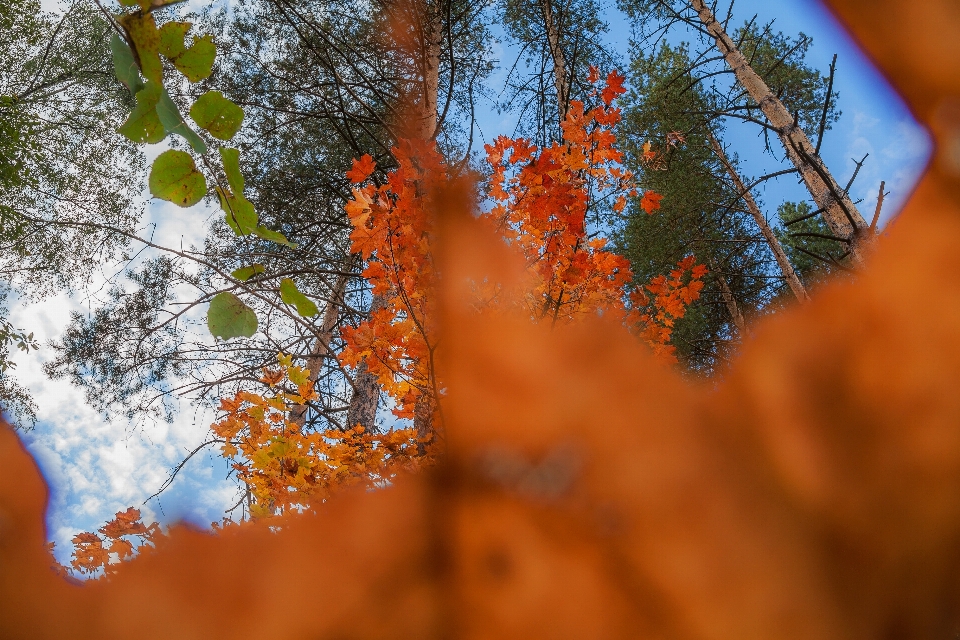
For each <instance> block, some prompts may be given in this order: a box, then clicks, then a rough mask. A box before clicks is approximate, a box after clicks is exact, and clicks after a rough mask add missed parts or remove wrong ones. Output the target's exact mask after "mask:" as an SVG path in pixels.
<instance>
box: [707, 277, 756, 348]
mask: <svg viewBox="0 0 960 640" xmlns="http://www.w3.org/2000/svg"><path fill="white" fill-rule="evenodd" d="M711 268H712V271H713V273H714V275H715V276H716V278H717V283H718V284H719V285H720V296H721V297H722V298H723V303H724V304H725V305H727V311H728V312H730V318H731V319H732V320H733V324H734V325H736V327H737V331H739V332H740V335H741V336H744V335H746V333H747V322H746V320H744V319H743V314H742V313H740V305H738V304H737V299H736V298H735V297H733V291H731V290H730V285H729V284H728V283H727V279H726V278H724V277H723V275H722V274H721V273H720V272H719V271H718V270H717V268H716V267H711Z"/></svg>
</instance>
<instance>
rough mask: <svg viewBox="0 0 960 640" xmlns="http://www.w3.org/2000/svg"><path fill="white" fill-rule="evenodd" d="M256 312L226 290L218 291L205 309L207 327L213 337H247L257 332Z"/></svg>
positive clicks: (224, 338) (226, 338) (227, 338)
mask: <svg viewBox="0 0 960 640" xmlns="http://www.w3.org/2000/svg"><path fill="white" fill-rule="evenodd" d="M257 326H258V323H257V314H256V313H254V311H253V309H251V308H250V307H248V306H247V305H245V304H244V303H243V301H242V300H240V298H238V297H237V296H235V295H233V294H232V293H230V292H228V291H224V292H221V293H218V294H217V295H215V296H214V297H213V300H211V301H210V308H209V309H208V310H207V327H208V328H209V329H210V333H211V334H212V335H213V337H215V338H222V339H223V340H229V339H230V338H239V337H244V338H249V337H250V336H252V335H253V334H254V333H256V332H257Z"/></svg>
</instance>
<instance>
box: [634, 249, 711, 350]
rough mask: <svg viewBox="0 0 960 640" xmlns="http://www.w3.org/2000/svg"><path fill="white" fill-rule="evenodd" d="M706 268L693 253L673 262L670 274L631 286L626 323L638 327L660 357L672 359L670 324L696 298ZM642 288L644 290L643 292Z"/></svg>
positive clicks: (679, 316)
mask: <svg viewBox="0 0 960 640" xmlns="http://www.w3.org/2000/svg"><path fill="white" fill-rule="evenodd" d="M705 275H707V268H706V267H705V266H704V265H702V264H696V258H694V256H692V255H691V256H687V257H686V258H683V259H682V260H680V262H678V263H677V268H676V269H674V270H673V271H671V272H670V277H669V278H668V277H666V276H662V275H660V276H656V277H655V278H653V280H651V281H650V282H649V284H647V285H645V286H644V288H643V289H635V290H634V291H632V292H631V294H630V298H631V301H632V302H633V308H632V309H631V311H630V316H629V317H630V320H629V322H630V324H631V325H632V326H636V327H641V329H640V331H641V335H642V336H643V340H644V342H646V343H647V344H648V345H650V346H651V347H652V348H653V352H654V353H655V354H656V355H657V356H659V357H660V358H661V359H663V360H667V361H669V362H676V347H675V346H674V345H672V344H670V338H671V336H672V335H673V327H674V324H675V323H676V321H677V320H679V319H680V318H682V317H683V316H684V315H686V312H687V307H688V306H690V303H692V302H693V301H694V300H697V299H698V298H699V297H700V291H701V290H702V289H703V277H704V276H705ZM644 289H646V291H644Z"/></svg>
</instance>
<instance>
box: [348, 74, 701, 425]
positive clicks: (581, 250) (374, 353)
mask: <svg viewBox="0 0 960 640" xmlns="http://www.w3.org/2000/svg"><path fill="white" fill-rule="evenodd" d="M589 80H590V82H592V83H595V84H596V83H597V82H598V80H599V73H598V71H597V70H596V69H595V68H591V72H590V78H589ZM623 80H624V79H623V77H622V76H620V75H619V74H617V72H616V71H613V72H611V73H610V74H608V76H607V78H606V83H605V85H604V86H603V88H602V89H600V88H597V89H595V90H594V91H593V93H592V94H591V95H592V97H594V98H595V99H596V98H598V100H597V104H596V105H594V106H593V107H592V108H590V109H586V107H585V105H584V103H583V102H580V101H573V102H571V104H570V108H569V111H568V113H567V116H566V119H565V121H564V122H563V123H562V125H561V127H562V131H563V139H562V141H560V142H555V143H554V144H552V145H551V146H550V147H547V148H544V149H539V148H538V147H536V146H535V145H532V144H530V143H529V141H527V140H524V139H515V140H514V139H510V138H506V137H503V136H501V137H499V138H497V139H496V141H495V142H494V143H493V144H492V145H486V151H487V162H488V163H489V165H490V168H491V170H492V176H491V178H490V182H489V192H488V194H487V195H488V198H489V200H490V201H491V202H492V207H491V208H490V210H489V211H486V212H484V213H483V214H482V215H481V216H480V219H481V220H482V221H483V222H484V223H485V225H486V226H487V227H488V228H489V229H492V230H493V231H494V232H495V233H496V234H497V235H498V236H499V237H500V238H502V239H503V240H504V241H505V242H506V243H507V244H508V245H510V246H511V247H514V248H515V249H516V250H517V251H519V252H520V253H521V254H522V255H523V257H524V258H525V260H526V262H527V267H528V269H529V270H530V271H531V273H532V275H533V276H534V277H532V278H528V282H529V286H528V289H527V291H525V293H524V296H523V300H522V305H523V306H524V307H525V312H526V314H527V315H528V316H529V317H530V318H531V319H534V320H544V319H547V320H549V321H550V323H551V325H555V324H557V323H558V322H560V323H565V322H569V321H573V320H576V319H584V318H588V317H595V316H598V315H607V316H609V317H613V318H621V319H623V320H624V321H627V322H631V323H633V324H636V325H637V327H638V330H639V332H640V334H641V335H642V337H643V338H644V339H645V340H646V341H647V342H649V343H650V346H651V347H653V349H654V350H655V352H656V353H657V354H659V355H662V356H663V358H664V359H665V360H667V361H675V358H674V356H673V348H672V347H671V346H669V345H668V342H669V339H670V335H671V327H672V326H673V322H674V321H675V320H676V319H679V318H681V317H683V311H684V309H683V307H685V306H686V305H688V304H690V303H691V302H693V301H694V300H696V299H697V298H698V296H699V292H700V289H701V288H702V286H703V285H702V282H700V280H701V279H702V277H703V275H704V274H705V273H706V269H705V268H704V267H703V266H697V267H695V268H694V267H693V264H692V260H693V258H692V257H690V258H687V259H685V260H683V261H682V262H681V263H680V265H678V268H679V270H680V272H681V273H682V272H686V271H687V270H691V269H692V275H691V279H690V281H689V282H687V283H683V282H681V281H680V280H681V275H678V274H677V272H674V273H673V274H671V279H670V280H667V279H666V278H665V277H660V278H657V279H655V280H654V281H652V282H651V283H650V284H649V285H647V289H649V290H650V292H652V293H653V294H654V295H655V297H654V298H653V300H650V299H648V298H647V296H646V295H645V294H644V293H643V292H642V291H641V292H636V293H634V294H633V295H632V296H630V297H629V299H631V300H633V301H634V302H635V303H637V304H639V305H641V308H638V309H636V310H634V313H631V314H629V315H628V314H627V308H626V306H625V302H626V300H627V299H628V295H627V293H628V290H629V287H630V285H631V283H632V280H633V275H632V273H631V270H630V266H629V262H628V261H627V260H626V259H625V258H624V257H622V256H620V255H618V254H615V253H612V252H610V251H608V250H607V249H606V248H605V247H606V240H605V239H603V238H590V237H589V235H588V229H587V224H588V214H589V213H590V212H591V211H592V212H593V213H594V214H595V215H599V211H598V209H599V208H600V207H601V206H603V204H604V203H607V204H609V206H610V207H611V208H612V209H613V210H614V211H617V212H620V211H622V210H623V208H624V207H625V205H626V199H627V197H628V196H635V195H637V192H636V189H635V187H634V184H633V180H632V178H633V176H632V175H631V174H630V172H629V171H625V170H624V169H623V168H622V167H621V166H620V162H621V159H622V154H621V153H620V152H619V151H618V150H617V149H616V136H615V135H614V133H613V128H614V127H615V125H616V124H617V123H618V122H619V121H620V110H619V109H618V108H614V107H613V106H612V103H613V101H614V99H615V98H616V97H617V96H618V95H620V94H622V93H623V92H624V91H625V90H624V89H623V86H622V85H623ZM394 155H395V157H396V159H397V161H398V165H399V166H398V168H397V169H396V170H394V171H392V172H390V174H388V176H387V183H386V184H383V185H381V186H379V187H378V186H375V185H372V184H370V185H366V186H363V187H356V188H354V191H353V194H354V195H353V199H352V200H351V201H350V202H349V203H348V204H347V214H348V216H349V218H350V221H351V223H352V225H353V232H352V233H351V236H350V237H351V240H352V241H353V251H354V252H356V253H360V254H361V255H362V256H363V258H364V259H365V260H366V261H367V267H366V269H365V270H364V272H363V275H364V277H365V278H367V280H368V281H369V282H370V283H371V285H372V287H373V294H374V296H375V297H376V303H375V304H374V307H373V309H372V310H371V313H370V318H369V319H368V320H366V321H365V322H363V323H361V324H360V325H359V326H357V327H355V328H350V327H347V328H345V329H344V330H343V332H342V335H343V338H344V341H345V343H346V347H345V348H344V350H343V352H342V353H341V354H340V358H341V361H342V362H343V363H344V364H345V365H346V366H349V367H356V366H358V365H359V364H360V363H361V362H362V361H364V359H366V363H367V367H368V368H369V370H370V371H371V372H373V373H374V374H375V375H376V376H377V379H378V381H379V383H380V385H381V388H382V389H383V390H384V391H385V392H387V393H388V394H389V395H390V396H391V397H393V398H394V400H395V401H396V408H395V409H394V413H395V414H396V415H397V416H398V417H401V418H413V417H414V414H415V412H416V407H417V403H418V402H419V401H420V400H421V399H422V398H423V397H424V396H429V397H432V398H435V396H436V395H437V394H436V389H437V388H438V383H437V380H436V378H435V372H434V367H433V363H434V360H435V354H434V350H435V348H436V326H435V322H436V321H435V317H436V312H435V310H433V309H432V308H431V304H432V301H431V299H430V296H429V292H430V291H432V290H433V289H434V288H435V287H436V286H437V282H438V274H437V271H436V267H435V265H434V258H433V249H432V246H431V243H432V237H433V235H434V234H433V230H432V229H431V224H432V223H431V217H432V216H431V207H432V205H431V202H430V197H429V196H430V194H436V193H441V192H443V191H444V189H447V188H449V187H450V184H451V176H450V175H449V168H448V167H447V166H446V164H445V163H444V162H443V159H442V158H441V156H440V155H439V153H438V152H437V150H436V147H435V146H434V145H433V144H432V143H422V142H411V141H402V142H401V143H400V144H399V146H398V147H397V148H396V149H395V150H394ZM374 169H375V164H374V162H373V160H372V159H371V158H370V156H364V157H363V158H361V159H359V160H355V161H354V165H353V168H352V169H351V170H350V172H349V173H348V177H349V178H350V179H351V180H352V181H353V182H354V183H355V184H360V183H362V182H364V181H366V180H367V178H369V176H370V175H371V174H372V173H373V171H374ZM661 197H662V196H660V195H659V194H656V193H654V192H649V191H648V192H647V193H645V194H644V195H643V198H642V200H641V203H640V206H641V207H643V209H644V210H645V211H647V212H648V213H652V212H653V211H654V210H656V209H658V208H659V206H660V204H659V203H660V199H661ZM688 263H689V264H688ZM481 284H483V285H485V286H480V287H479V288H480V295H479V296H478V298H479V300H478V307H479V308H489V307H496V306H498V305H500V304H503V302H504V301H503V300H502V299H500V298H499V297H498V294H499V290H498V288H497V284H496V283H493V282H486V283H481ZM515 302H516V301H515V300H511V304H513V303H515ZM679 305H682V306H679Z"/></svg>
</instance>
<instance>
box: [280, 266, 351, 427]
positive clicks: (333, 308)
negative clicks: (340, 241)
mask: <svg viewBox="0 0 960 640" xmlns="http://www.w3.org/2000/svg"><path fill="white" fill-rule="evenodd" d="M347 279H348V278H347V276H346V275H341V276H339V277H338V278H337V282H336V284H335V285H334V288H333V292H332V294H331V296H330V300H329V302H327V308H326V309H324V311H323V320H322V321H321V323H320V334H319V335H318V336H317V337H316V339H315V340H314V341H313V348H312V349H311V350H310V355H309V356H307V369H308V370H309V371H310V380H312V381H313V382H314V383H316V381H317V379H318V378H319V377H320V371H321V369H323V361H324V360H325V359H326V358H327V357H336V354H335V353H333V351H332V350H331V349H330V343H331V342H332V341H333V332H334V329H336V327H337V320H339V319H340V307H341V306H342V305H343V297H344V294H345V293H346V290H347ZM307 410H308V406H307V405H306V404H299V405H297V406H295V407H294V408H293V409H292V411H291V412H290V419H291V421H292V422H293V423H294V424H297V425H298V426H300V427H302V426H303V425H304V424H306V422H307Z"/></svg>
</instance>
